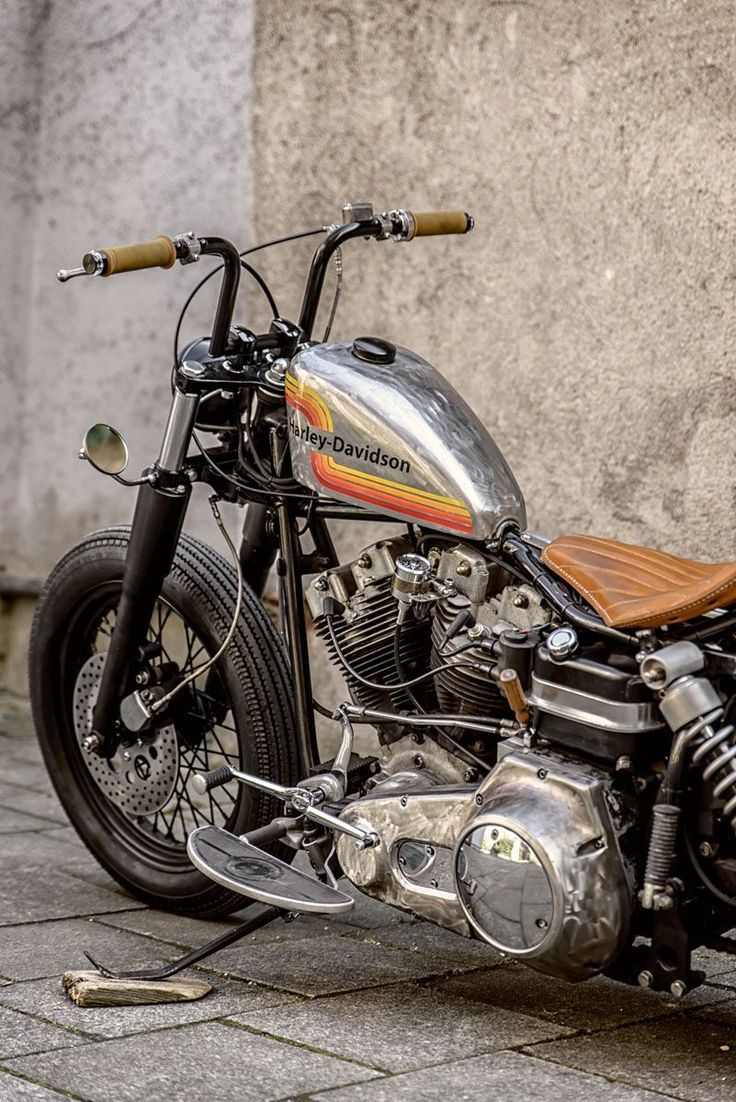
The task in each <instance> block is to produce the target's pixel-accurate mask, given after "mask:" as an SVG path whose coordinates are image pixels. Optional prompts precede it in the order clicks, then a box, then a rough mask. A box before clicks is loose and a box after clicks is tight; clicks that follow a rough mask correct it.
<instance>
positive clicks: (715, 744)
mask: <svg viewBox="0 0 736 1102" xmlns="http://www.w3.org/2000/svg"><path fill="white" fill-rule="evenodd" d="M723 715H724V712H723V708H720V709H717V710H715V711H713V712H711V713H710V714H709V715H707V716H703V717H702V718H701V719H699V720H697V721H696V722H695V723H694V724H693V725H692V727H690V728H689V729H688V744H690V745H692V743H693V742H695V741H696V739H697V738H698V736H702V740H701V741H699V742H698V745H697V746H696V747H695V749H694V750H693V763H694V764H695V765H699V766H701V767H702V769H703V779H704V780H706V781H711V782H713V795H714V796H715V797H716V799H719V800H720V799H723V800H725V804H724V807H723V816H724V818H726V819H730V821H731V826H732V827H733V829H734V830H736V740H734V738H733V733H734V726H733V724H732V723H726V724H724V725H723V726H722V727H719V728H718V729H716V728H715V727H714V724H715V723H717V722H719V721H720V720H721V719H723ZM728 793H730V796H729V795H728Z"/></svg>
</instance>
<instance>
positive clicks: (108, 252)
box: [100, 234, 176, 276]
mask: <svg viewBox="0 0 736 1102" xmlns="http://www.w3.org/2000/svg"><path fill="white" fill-rule="evenodd" d="M100 252H101V253H102V255H103V256H104V257H105V259H106V260H107V264H106V266H105V271H104V272H103V273H102V274H103V275H106V276H111V275H115V274H116V273H117V272H137V271H140V270H141V269H142V268H170V267H171V266H172V265H173V263H174V261H175V260H176V246H175V245H174V242H173V241H172V240H171V238H170V237H165V236H164V235H163V234H160V235H159V236H158V237H154V239H153V241H141V242H139V243H138V244H137V245H118V246H116V247H115V248H114V249H100Z"/></svg>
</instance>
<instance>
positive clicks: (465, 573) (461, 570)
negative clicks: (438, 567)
mask: <svg viewBox="0 0 736 1102" xmlns="http://www.w3.org/2000/svg"><path fill="white" fill-rule="evenodd" d="M456 573H457V574H459V575H460V577H461V578H469V577H470V575H471V574H472V573H473V567H472V566H471V564H470V563H469V562H461V563H459V564H458V567H457V570H456Z"/></svg>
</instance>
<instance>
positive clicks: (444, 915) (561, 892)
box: [337, 739, 635, 980]
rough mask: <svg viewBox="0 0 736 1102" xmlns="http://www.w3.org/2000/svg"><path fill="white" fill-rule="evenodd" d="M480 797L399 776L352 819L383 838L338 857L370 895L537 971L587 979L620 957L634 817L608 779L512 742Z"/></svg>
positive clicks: (630, 905)
mask: <svg viewBox="0 0 736 1102" xmlns="http://www.w3.org/2000/svg"><path fill="white" fill-rule="evenodd" d="M508 742H509V745H507V746H505V747H504V753H503V756H502V758H501V761H500V762H499V764H498V765H497V766H496V768H495V769H493V770H492V772H491V773H490V774H489V776H488V777H487V778H486V780H485V781H484V782H483V783H482V784H481V786H480V787H479V788H477V789H475V788H466V789H465V791H464V792H463V791H461V790H459V789H458V788H457V787H455V786H452V787H447V786H441V785H437V786H426V780H425V781H424V782H423V785H422V787H416V786H413V785H412V783H411V780H410V777H409V775H408V774H403V775H402V777H401V785H402V786H403V791H401V789H399V790H398V791H397V786H396V784H395V783H392V782H391V781H387V782H385V785H378V786H377V787H376V788H375V789H374V790H373V792H372V793H371V794H370V795H369V796H367V797H364V798H363V799H360V800H357V801H356V802H355V803H353V804H351V805H350V806H349V807H348V809H347V810H346V811H344V812H343V818H346V819H349V820H350V821H351V822H353V823H355V824H357V825H359V826H362V827H364V828H365V829H370V830H372V831H374V832H375V833H377V834H378V835H379V837H380V839H381V845H380V846H379V847H376V848H375V849H370V850H364V851H358V850H356V848H355V846H354V844H353V843H352V840H351V839H349V838H347V837H345V836H344V835H343V836H341V837H340V840H339V841H338V844H337V851H338V857H339V859H340V863H341V865H342V868H343V870H344V871H345V873H346V874H347V876H348V877H349V878H350V879H351V880H352V881H353V882H354V883H355V884H356V885H357V886H358V887H359V888H361V890H362V891H364V892H366V893H368V894H369V895H375V896H377V897H378V898H380V899H383V900H385V901H386V902H388V903H391V904H393V905H394V906H397V907H401V908H403V909H404V910H409V911H412V912H413V913H414V914H417V915H420V916H421V917H423V918H427V919H429V920H430V921H433V922H436V923H438V924H439V925H441V926H445V927H447V928H449V929H452V930H454V931H455V932H456V933H459V934H464V935H465V936H467V937H479V938H481V939H483V940H484V941H487V942H489V943H490V944H491V945H493V946H495V947H496V948H497V949H500V950H502V951H503V952H504V953H507V954H508V955H509V956H511V957H515V958H517V959H519V960H523V961H524V963H525V964H528V965H529V966H531V967H532V968H535V969H537V970H538V971H541V972H546V973H548V974H549V975H553V976H559V977H561V978H564V979H567V980H582V979H587V978H589V977H590V976H592V975H595V974H596V973H597V972H599V971H601V970H602V969H604V968H606V967H608V966H609V965H610V964H612V963H613V961H615V960H616V958H617V957H618V955H619V953H620V952H621V950H622V948H623V946H624V944H625V942H626V939H627V937H628V933H629V927H630V925H631V919H632V915H633V909H634V888H635V880H634V861H633V858H632V857H631V856H630V847H629V846H628V845H627V836H628V833H629V830H630V828H631V825H632V818H631V816H630V814H629V812H628V808H627V806H626V803H625V802H624V801H622V800H621V798H620V796H618V795H617V793H616V792H615V790H614V787H613V783H612V780H611V777H610V775H608V774H606V773H605V772H604V771H602V770H598V769H596V768H593V767H583V766H581V764H580V763H573V762H571V761H569V760H567V759H565V757H564V756H562V755H560V754H556V753H552V752H546V753H543V754H537V753H532V752H529V751H527V750H524V749H523V747H522V745H521V743H520V742H519V740H516V739H511V740H508Z"/></svg>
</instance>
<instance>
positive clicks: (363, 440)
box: [286, 341, 526, 540]
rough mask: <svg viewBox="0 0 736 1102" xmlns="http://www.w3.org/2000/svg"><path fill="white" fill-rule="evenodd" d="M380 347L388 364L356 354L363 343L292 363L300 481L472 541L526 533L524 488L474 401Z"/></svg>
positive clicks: (289, 382) (317, 349)
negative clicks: (509, 524) (515, 529)
mask: <svg viewBox="0 0 736 1102" xmlns="http://www.w3.org/2000/svg"><path fill="white" fill-rule="evenodd" d="M364 343H365V344H370V342H368V341H364ZM373 344H374V345H378V346H379V348H380V346H385V347H386V348H387V349H389V355H390V356H391V357H392V358H391V360H390V362H378V361H376V360H373V361H370V362H369V361H367V360H366V358H365V356H362V357H359V356H357V355H356V354H355V351H354V349H355V348H356V342H353V343H334V344H322V345H314V346H313V347H311V348H307V349H305V350H303V351H302V352H300V353H298V355H297V356H296V357H295V358H294V359H293V360H292V362H291V365H290V368H289V374H288V375H287V378H286V399H287V403H288V407H289V441H290V447H291V457H292V465H293V471H294V476H295V477H296V478H297V479H298V480H299V481H300V482H301V483H303V484H304V485H305V486H308V487H309V488H310V489H312V490H316V491H318V492H319V493H321V494H323V495H324V496H326V497H330V498H336V499H338V500H340V501H348V502H351V503H352V504H355V505H359V506H362V507H363V508H366V509H368V510H370V511H373V512H377V513H382V514H385V515H387V516H392V517H396V518H397V519H401V520H406V521H413V522H415V523H417V524H421V525H422V526H423V527H426V528H431V529H433V530H437V531H444V532H452V533H454V534H457V535H462V536H464V537H465V538H470V539H478V540H481V539H487V538H489V537H491V536H493V534H494V532H495V531H496V529H497V528H498V526H499V524H500V523H501V522H502V521H505V520H511V521H515V522H516V523H517V524H518V525H519V526H520V527H521V528H524V527H525V524H526V510H525V506H524V499H523V496H522V494H521V490H520V489H519V487H518V485H517V483H516V480H515V478H514V476H513V474H512V473H511V470H510V469H509V467H508V465H507V463H506V461H505V459H504V458H503V456H502V455H501V452H500V451H499V450H498V448H497V447H496V445H495V443H494V441H493V440H492V439H491V437H490V435H489V434H488V432H487V431H486V429H485V427H484V426H483V424H482V423H481V421H480V420H479V419H478V417H476V415H475V414H474V413H473V411H472V410H471V409H470V407H469V406H468V405H467V403H466V402H465V401H464V400H463V399H462V398H461V397H460V395H459V394H458V393H457V391H456V390H454V388H453V387H452V386H451V385H450V384H449V383H448V382H447V381H446V380H445V379H443V377H442V376H441V375H440V374H439V372H438V371H436V370H435V369H434V368H433V367H432V366H431V364H429V363H427V361H426V360H423V359H422V358H421V357H420V356H417V355H416V354H415V353H414V352H410V351H409V350H408V349H406V348H401V347H397V348H396V349H395V352H394V349H393V346H392V345H388V343H387V342H378V341H375V342H373ZM381 360H382V361H383V360H385V357H381Z"/></svg>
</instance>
